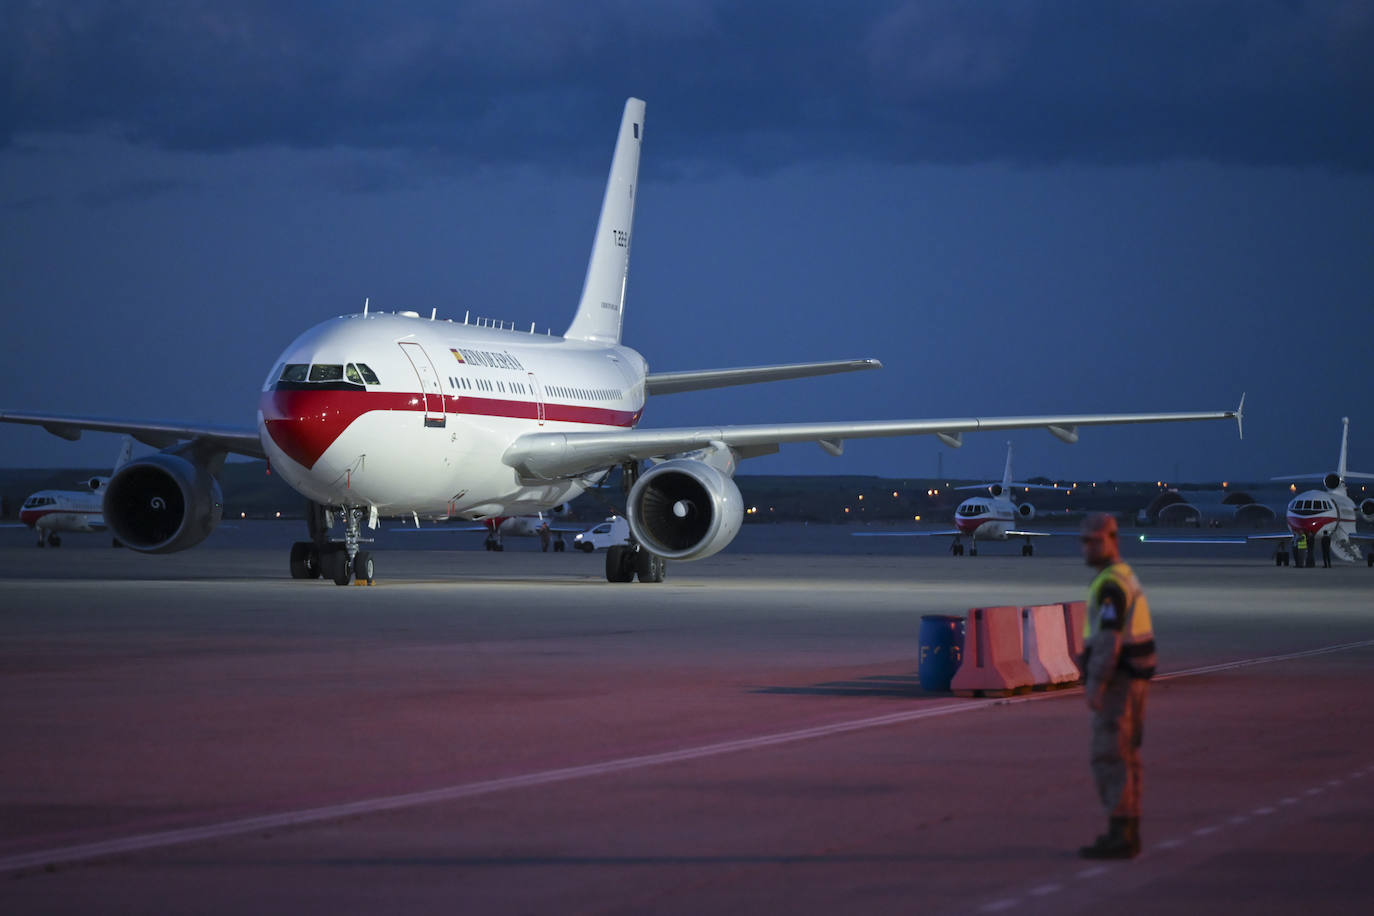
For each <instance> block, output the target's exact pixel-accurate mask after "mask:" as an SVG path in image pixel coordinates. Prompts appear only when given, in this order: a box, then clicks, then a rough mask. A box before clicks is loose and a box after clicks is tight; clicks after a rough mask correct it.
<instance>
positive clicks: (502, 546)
mask: <svg viewBox="0 0 1374 916" xmlns="http://www.w3.org/2000/svg"><path fill="white" fill-rule="evenodd" d="M491 549H492V550H494V551H496V552H497V553H500V552H501V551H503V550H505V549H506V545H505V544H501V543H496V544H492V545H491Z"/></svg>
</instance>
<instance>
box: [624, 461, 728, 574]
mask: <svg viewBox="0 0 1374 916" xmlns="http://www.w3.org/2000/svg"><path fill="white" fill-rule="evenodd" d="M629 516H630V531H631V533H633V534H634V537H635V540H637V541H638V542H639V543H640V545H641V546H643V547H645V548H647V549H648V550H649V552H650V553H654V554H657V555H658V556H660V557H666V558H667V559H670V560H699V559H701V558H703V557H709V556H711V555H712V554H714V553H717V552H718V551H720V550H721V549H722V548H724V547H725V545H726V544H729V543H730V542H731V541H733V540H734V539H735V535H737V534H739V529H740V525H741V524H742V523H743V521H744V500H743V498H742V497H741V496H740V493H739V487H737V486H735V482H734V481H733V480H731V479H730V477H729V476H728V475H727V474H725V473H723V472H721V471H718V470H716V469H715V468H714V467H712V466H711V465H709V464H706V463H705V462H702V461H696V460H693V459H691V458H675V459H673V460H671V461H665V462H663V463H662V464H659V465H656V466H655V467H653V468H651V469H649V470H648V471H645V472H644V473H643V474H641V475H640V477H639V480H638V481H637V482H636V483H635V485H634V487H633V488H631V490H630V496H629Z"/></svg>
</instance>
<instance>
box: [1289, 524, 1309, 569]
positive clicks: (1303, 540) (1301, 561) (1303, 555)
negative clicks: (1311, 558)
mask: <svg viewBox="0 0 1374 916" xmlns="http://www.w3.org/2000/svg"><path fill="white" fill-rule="evenodd" d="M1293 557H1294V559H1295V560H1297V562H1296V563H1294V564H1293V565H1294V566H1296V567H1297V568H1298V569H1302V568H1303V567H1304V566H1306V565H1308V563H1307V532H1306V531H1301V532H1299V533H1298V542H1297V544H1296V545H1294V547H1293Z"/></svg>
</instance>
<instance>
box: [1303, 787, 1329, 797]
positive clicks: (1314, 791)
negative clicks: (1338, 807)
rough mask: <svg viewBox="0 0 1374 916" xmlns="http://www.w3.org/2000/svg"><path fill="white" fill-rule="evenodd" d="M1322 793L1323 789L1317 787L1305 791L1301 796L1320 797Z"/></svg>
mask: <svg viewBox="0 0 1374 916" xmlns="http://www.w3.org/2000/svg"><path fill="white" fill-rule="evenodd" d="M1324 791H1325V789H1323V788H1322V787H1321V786H1317V787H1316V788H1315V789H1308V790H1307V791H1306V792H1305V793H1303V794H1304V795H1321V794H1322V792H1324Z"/></svg>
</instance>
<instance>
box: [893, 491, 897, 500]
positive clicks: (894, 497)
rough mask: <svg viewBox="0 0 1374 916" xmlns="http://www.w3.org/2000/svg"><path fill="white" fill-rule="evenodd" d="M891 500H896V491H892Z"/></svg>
mask: <svg viewBox="0 0 1374 916" xmlns="http://www.w3.org/2000/svg"><path fill="white" fill-rule="evenodd" d="M892 498H893V499H896V498H897V491H896V490H893V491H892Z"/></svg>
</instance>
